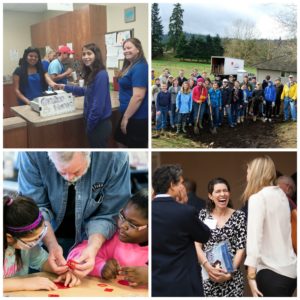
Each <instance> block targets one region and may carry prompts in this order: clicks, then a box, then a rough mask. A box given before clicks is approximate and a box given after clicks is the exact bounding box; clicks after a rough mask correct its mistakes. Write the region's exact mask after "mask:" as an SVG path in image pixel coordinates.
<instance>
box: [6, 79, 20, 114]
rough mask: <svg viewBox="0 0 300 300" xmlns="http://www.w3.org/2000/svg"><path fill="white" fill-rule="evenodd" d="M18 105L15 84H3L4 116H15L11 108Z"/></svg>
mask: <svg viewBox="0 0 300 300" xmlns="http://www.w3.org/2000/svg"><path fill="white" fill-rule="evenodd" d="M17 105H18V102H17V97H16V95H15V92H14V88H13V84H12V83H4V84H3V117H4V118H9V117H13V116H14V113H13V112H11V110H10V108H11V107H13V106H17Z"/></svg>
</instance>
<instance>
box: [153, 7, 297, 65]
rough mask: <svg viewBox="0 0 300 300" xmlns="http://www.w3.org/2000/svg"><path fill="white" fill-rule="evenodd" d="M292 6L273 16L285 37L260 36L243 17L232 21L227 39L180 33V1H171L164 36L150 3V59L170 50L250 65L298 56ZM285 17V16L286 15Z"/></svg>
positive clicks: (190, 56) (156, 11) (178, 54)
mask: <svg viewBox="0 0 300 300" xmlns="http://www.w3.org/2000/svg"><path fill="white" fill-rule="evenodd" d="M296 11H297V10H296V9H295V7H294V6H293V5H286V6H285V11H282V12H280V14H279V15H278V16H277V17H276V18H275V19H276V20H277V22H278V24H280V25H281V26H282V29H284V30H285V32H287V36H286V38H285V39H281V38H279V39H277V40H270V39H260V38H259V36H257V33H256V30H255V24H253V23H251V22H248V21H245V20H239V19H238V20H233V26H232V28H234V30H232V31H231V32H230V35H229V36H228V37H226V38H220V37H219V36H218V35H217V36H215V37H212V36H210V35H207V36H203V35H200V34H197V35H194V34H190V33H186V32H183V24H184V22H183V12H184V9H183V8H182V7H181V4H180V3H176V4H174V7H173V11H172V14H171V17H170V19H169V30H168V34H167V38H165V36H164V34H163V26H162V20H161V17H160V15H159V5H158V3H153V4H152V28H151V29H152V59H154V58H158V57H162V56H163V53H164V52H165V51H171V52H172V53H173V54H174V56H175V57H177V58H179V59H180V60H196V61H198V62H208V61H210V57H211V56H223V55H224V56H230V57H235V58H241V59H244V60H245V63H246V64H249V65H252V64H255V63H258V62H261V61H264V60H268V59H272V58H275V57H279V56H282V55H289V56H290V57H291V59H293V58H294V59H296V58H297V38H296V36H297V32H296V30H297V21H296V20H297V18H296V16H297V15H296ZM286 16H288V17H286Z"/></svg>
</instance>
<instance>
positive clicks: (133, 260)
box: [68, 189, 148, 285]
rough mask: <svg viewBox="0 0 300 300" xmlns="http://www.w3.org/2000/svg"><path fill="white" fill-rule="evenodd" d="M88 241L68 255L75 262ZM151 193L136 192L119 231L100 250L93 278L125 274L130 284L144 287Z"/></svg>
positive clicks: (120, 217) (146, 269) (146, 268)
mask: <svg viewBox="0 0 300 300" xmlns="http://www.w3.org/2000/svg"><path fill="white" fill-rule="evenodd" d="M87 243H88V241H83V242H82V243H81V244H78V245H77V246H76V247H75V248H74V249H73V250H72V251H71V252H70V253H69V255H68V260H69V259H72V260H74V261H76V258H79V257H80V255H81V252H82V251H83V250H84V249H85V248H86V246H87ZM147 264H148V191H147V189H142V190H141V191H139V192H137V193H136V194H135V195H134V196H133V197H131V199H130V200H129V202H128V203H127V205H126V206H125V207H124V208H123V209H122V210H121V211H120V212H119V218H118V232H117V233H115V235H114V236H113V237H112V238H111V239H110V240H107V241H106V242H105V243H104V244H103V246H102V247H101V248H100V250H99V252H98V254H97V256H96V260H95V266H94V269H93V270H92V272H91V273H90V274H89V275H91V276H97V277H98V276H99V277H102V278H103V279H107V280H109V279H113V278H116V277H117V275H118V274H119V273H121V274H124V275H125V280H128V281H129V283H131V285H144V284H145V283H146V282H145V281H147V279H145V278H139V277H147V273H148V267H147Z"/></svg>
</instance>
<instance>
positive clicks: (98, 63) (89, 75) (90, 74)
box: [82, 43, 106, 85]
mask: <svg viewBox="0 0 300 300" xmlns="http://www.w3.org/2000/svg"><path fill="white" fill-rule="evenodd" d="M83 48H86V49H88V50H90V51H92V52H93V53H94V54H95V60H94V62H93V64H92V66H91V68H90V67H87V66H86V65H85V64H84V63H82V78H83V79H84V80H85V82H86V84H87V85H89V84H90V83H91V82H93V80H94V78H95V77H96V75H97V73H98V72H99V71H101V70H105V69H106V68H105V64H104V62H103V58H102V54H101V50H100V48H99V47H98V46H97V45H96V44H94V43H90V44H86V45H84V46H83V47H82V49H83Z"/></svg>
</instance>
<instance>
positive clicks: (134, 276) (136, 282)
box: [119, 266, 148, 286]
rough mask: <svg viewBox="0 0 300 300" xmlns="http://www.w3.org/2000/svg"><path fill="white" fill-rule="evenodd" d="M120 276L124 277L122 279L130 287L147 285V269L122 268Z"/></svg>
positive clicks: (144, 267)
mask: <svg viewBox="0 0 300 300" xmlns="http://www.w3.org/2000/svg"><path fill="white" fill-rule="evenodd" d="M119 274H120V275H124V279H125V280H127V281H128V282H129V285H131V286H144V285H148V267H147V266H143V267H123V268H121V270H120V272H119Z"/></svg>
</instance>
